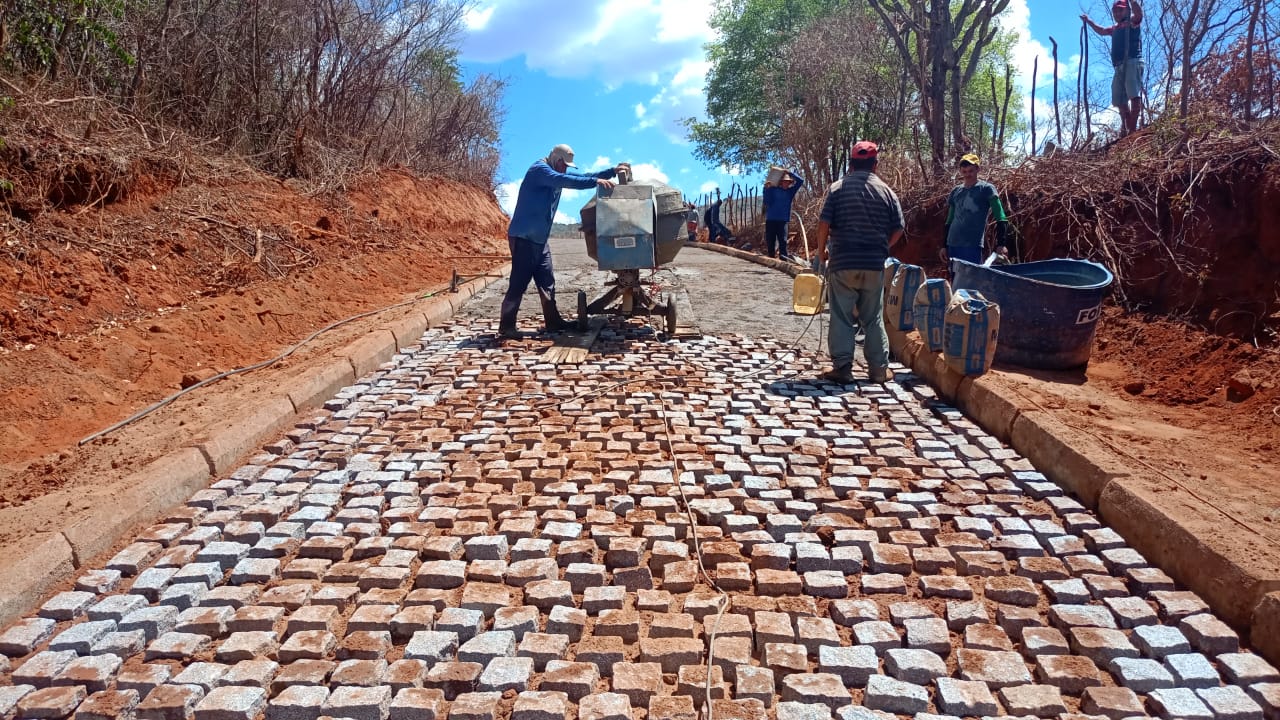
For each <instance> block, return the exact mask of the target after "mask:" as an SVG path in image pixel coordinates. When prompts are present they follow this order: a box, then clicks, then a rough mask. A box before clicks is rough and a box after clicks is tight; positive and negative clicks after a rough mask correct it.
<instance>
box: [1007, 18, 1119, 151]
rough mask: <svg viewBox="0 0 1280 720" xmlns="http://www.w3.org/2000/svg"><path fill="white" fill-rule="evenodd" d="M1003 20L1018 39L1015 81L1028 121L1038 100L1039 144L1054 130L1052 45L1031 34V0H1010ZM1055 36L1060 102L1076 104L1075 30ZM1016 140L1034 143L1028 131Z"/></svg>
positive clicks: (1077, 56)
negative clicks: (1033, 72) (1032, 72)
mask: <svg viewBox="0 0 1280 720" xmlns="http://www.w3.org/2000/svg"><path fill="white" fill-rule="evenodd" d="M1000 23H1001V25H1002V26H1003V27H1004V29H1006V30H1009V31H1011V32H1013V33H1014V35H1015V36H1016V40H1015V42H1014V45H1013V64H1014V68H1015V72H1017V75H1016V76H1015V77H1014V84H1015V85H1016V86H1017V88H1018V90H1019V91H1020V92H1021V93H1022V98H1023V99H1022V114H1023V117H1024V118H1026V119H1027V120H1028V122H1029V121H1030V119H1031V106H1032V103H1033V102H1034V103H1035V109H1036V136H1037V137H1036V144H1037V145H1043V143H1044V140H1045V138H1047V137H1049V136H1050V134H1052V133H1054V124H1053V50H1052V48H1051V47H1050V46H1049V45H1046V44H1045V43H1043V42H1041V41H1040V40H1038V39H1037V38H1035V37H1033V36H1032V34H1031V8H1030V5H1029V0H1012V1H1011V2H1010V3H1009V7H1008V8H1007V9H1006V10H1005V11H1004V13H1003V14H1002V15H1001V16H1000ZM1077 29H1078V28H1077ZM1055 39H1057V40H1058V97H1059V101H1060V102H1062V103H1067V102H1070V103H1074V98H1075V92H1076V90H1075V87H1076V77H1077V76H1078V75H1079V71H1080V52H1079V50H1078V42H1079V41H1078V37H1077V35H1075V34H1074V33H1072V34H1071V35H1070V37H1057V38H1055ZM1092 40H1093V37H1092V35H1090V41H1092ZM1069 49H1070V50H1071V51H1072V52H1071V54H1070V55H1069V56H1066V57H1064V53H1066V52H1067V51H1068V50H1069ZM1037 58H1039V64H1038V66H1037V64H1036V59H1037ZM1033 67H1036V77H1035V88H1036V95H1035V98H1032V97H1031V88H1032V82H1031V80H1032V78H1031V69H1032V68H1033ZM1090 69H1091V70H1094V71H1095V72H1097V71H1100V69H1098V68H1090ZM1095 77H1096V76H1095ZM1091 79H1092V78H1091ZM1095 95H1096V93H1095ZM1061 107H1062V110H1063V111H1064V114H1065V113H1066V112H1067V108H1066V106H1065V105H1062V106H1061ZM1101 109H1102V108H1098V107H1096V106H1094V107H1093V110H1094V111H1095V112H1097V111H1099V110H1101ZM1073 110H1074V108H1073ZM1095 122H1096V121H1095ZM1067 132H1068V127H1067V121H1066V119H1065V117H1064V119H1063V134H1064V136H1065V135H1066V134H1067ZM1064 139H1065V137H1064ZM1014 142H1018V143H1020V144H1021V145H1022V147H1023V149H1024V150H1026V149H1028V148H1029V146H1030V144H1031V134H1030V133H1029V132H1028V133H1027V134H1026V136H1025V137H1022V138H1015V139H1014Z"/></svg>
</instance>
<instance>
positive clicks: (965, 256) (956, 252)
mask: <svg viewBox="0 0 1280 720" xmlns="http://www.w3.org/2000/svg"><path fill="white" fill-rule="evenodd" d="M947 257H949V258H951V259H952V260H964V261H965V262H971V263H973V264H974V265H981V264H982V247H981V246H980V245H948V246H947Z"/></svg>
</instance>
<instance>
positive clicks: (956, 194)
mask: <svg viewBox="0 0 1280 720" xmlns="http://www.w3.org/2000/svg"><path fill="white" fill-rule="evenodd" d="M981 165H982V161H981V160H979V159H978V156H977V155H974V154H973V153H969V154H968V155H965V156H964V157H962V158H960V179H961V181H962V182H961V183H960V184H959V185H957V186H955V189H953V190H952V191H951V195H949V196H948V197H947V223H946V225H945V226H944V228H943V229H944V231H945V235H946V237H945V240H944V241H945V243H946V246H947V261H948V262H950V261H951V260H965V261H967V262H971V263H973V264H975V265H981V264H982V255H983V253H984V252H985V251H986V236H987V215H988V214H990V215H991V216H993V217H995V219H996V252H998V253H999V252H1001V251H1002V250H1004V248H1005V240H1006V238H1007V237H1008V235H1009V218H1008V216H1006V215H1005V213H1004V205H1003V204H1002V203H1001V202H1000V193H999V192H997V191H996V186H995V185H992V184H991V183H989V182H987V181H985V180H979V179H978V169H979V168H980V167H981Z"/></svg>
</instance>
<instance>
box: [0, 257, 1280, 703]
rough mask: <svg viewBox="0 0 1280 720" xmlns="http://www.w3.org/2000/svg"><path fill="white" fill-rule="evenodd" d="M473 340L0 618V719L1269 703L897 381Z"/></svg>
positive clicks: (1164, 595) (639, 336)
mask: <svg viewBox="0 0 1280 720" xmlns="http://www.w3.org/2000/svg"><path fill="white" fill-rule="evenodd" d="M678 274H679V271H677V275H678ZM468 312H469V311H468ZM494 327H495V326H494V323H493V321H492V319H491V318H488V317H485V318H483V319H481V318H479V317H476V318H473V319H468V320H463V321H460V322H457V323H454V324H449V325H445V326H441V327H435V328H432V329H430V330H428V331H427V332H426V333H425V334H424V335H423V336H422V337H420V338H416V339H407V340H406V339H405V338H401V343H402V344H403V345H404V347H402V348H400V349H399V351H398V352H396V353H395V355H394V356H393V357H392V358H391V359H390V360H389V361H388V362H386V363H383V364H381V365H379V366H378V367H377V368H375V369H373V370H372V371H371V372H370V373H369V374H368V375H366V376H365V377H362V378H359V379H358V380H356V381H355V382H354V383H352V384H351V385H350V386H348V387H344V388H341V389H340V390H338V391H337V393H336V394H335V395H334V396H333V397H332V398H329V399H327V400H326V401H325V402H323V403H322V407H321V408H319V409H317V410H316V411H314V412H312V413H308V416H307V418H306V419H305V420H301V421H299V424H298V425H297V426H296V427H293V428H291V429H289V430H287V431H286V433H285V434H284V436H283V437H280V438H275V439H272V440H270V441H268V442H266V443H264V444H263V445H262V446H261V447H259V448H258V450H257V451H256V454H255V455H254V456H253V457H252V458H250V459H249V461H248V463H247V464H246V465H244V466H242V467H239V468H235V469H232V470H230V471H228V472H226V473H225V474H221V475H220V476H219V477H216V478H214V479H213V481H212V483H211V484H210V486H209V487H208V488H205V489H202V490H200V491H198V492H196V493H195V494H194V495H193V496H192V497H191V498H190V499H189V500H188V502H187V503H186V504H185V505H184V506H182V507H180V508H178V509H175V510H173V511H171V512H169V513H166V514H165V515H166V516H165V517H164V518H161V520H160V521H159V522H157V523H156V524H155V525H152V526H150V527H148V528H144V529H143V530H142V531H141V532H140V533H139V534H137V535H135V536H134V537H133V538H132V539H131V541H130V544H128V545H126V546H125V547H124V549H123V550H120V551H119V552H117V553H116V554H115V555H114V556H112V557H111V558H110V559H108V560H106V561H105V562H99V563H96V565H97V566H96V567H94V566H93V565H95V563H92V562H90V563H88V564H87V565H86V567H84V568H82V569H81V572H80V574H79V576H78V577H77V578H76V579H75V580H74V582H73V583H72V582H69V583H68V584H67V585H66V586H64V587H63V588H60V592H57V593H54V594H53V595H52V596H50V597H49V598H47V599H45V600H44V601H43V602H41V603H40V605H39V606H38V607H34V608H31V609H30V611H29V612H28V613H27V614H26V617H24V618H23V619H21V620H19V621H18V622H16V623H14V624H12V625H10V626H9V627H8V628H0V720H17V719H15V718H14V717H13V716H14V715H17V714H21V715H22V716H23V717H33V718H35V717H41V718H43V717H49V718H54V719H55V720H61V718H64V717H74V718H77V719H78V720H259V719H260V718H261V719H262V720H320V718H322V717H329V718H334V720H500V719H503V718H505V719H506V720H566V718H574V717H576V718H577V719H578V720H631V718H633V717H637V716H641V715H643V716H646V719H647V720H697V718H698V717H699V716H700V713H701V712H702V703H703V702H704V700H705V698H702V697H701V695H702V693H703V692H704V688H705V687H706V684H707V673H708V667H709V668H710V670H709V672H710V673H711V688H712V695H713V698H712V700H713V708H714V710H715V717H717V718H723V720H768V718H774V720H834V719H835V718H839V720H887V718H889V717H894V716H913V717H914V718H915V719H916V720H953V719H954V718H960V717H984V718H986V717H990V718H1006V717H1008V718H1015V717H1016V718H1020V717H1044V718H1060V719H1062V720H1077V718H1080V719H1084V718H1090V719H1092V718H1097V717H1106V718H1117V719H1120V720H1128V718H1133V717H1142V716H1146V715H1154V716H1160V717H1166V718H1175V717H1176V718H1193V719H1194V718H1206V720H1207V719H1208V718H1213V720H1237V719H1238V720H1252V719H1253V718H1260V719H1261V720H1276V718H1277V715H1278V714H1280V673H1277V671H1276V669H1275V668H1274V667H1273V666H1272V665H1271V664H1269V663H1267V662H1265V661H1263V660H1262V659H1261V658H1259V657H1258V656H1257V655H1255V654H1253V653H1251V652H1249V651H1248V650H1247V649H1243V648H1244V645H1243V643H1242V641H1241V638H1240V637H1239V636H1238V635H1237V634H1236V633H1235V632H1234V631H1233V630H1232V629H1231V628H1229V627H1227V626H1226V625H1225V624H1224V623H1222V622H1221V621H1220V619H1218V618H1216V617H1214V616H1213V614H1212V613H1211V612H1210V611H1209V608H1208V606H1207V605H1206V604H1205V603H1204V602H1203V600H1202V599H1200V598H1199V597H1197V596H1196V595H1195V594H1194V593H1190V592H1188V591H1185V590H1180V589H1178V587H1177V586H1176V584H1175V583H1174V582H1173V581H1172V580H1171V579H1170V578H1169V576H1168V575H1167V574H1165V573H1164V572H1162V571H1160V570H1159V569H1157V568H1154V567H1151V566H1150V562H1149V560H1148V559H1147V558H1144V557H1143V556H1142V555H1140V554H1139V553H1137V552H1136V551H1135V550H1134V549H1133V548H1131V547H1129V546H1128V545H1127V544H1126V543H1125V541H1124V539H1123V538H1122V537H1121V536H1120V535H1119V534H1118V533H1116V532H1115V531H1114V530H1113V529H1111V528H1109V527H1108V526H1107V525H1106V523H1104V522H1102V521H1101V520H1100V519H1099V518H1098V517H1096V516H1095V515H1093V514H1091V513H1090V512H1089V511H1088V510H1086V509H1085V508H1084V506H1083V505H1082V504H1081V503H1080V502H1079V501H1078V500H1075V499H1073V498H1071V497H1070V496H1069V494H1068V493H1066V492H1064V491H1063V490H1062V489H1061V488H1059V487H1057V486H1055V485H1053V484H1052V483H1050V482H1048V481H1047V480H1046V478H1045V476H1044V475H1043V474H1041V473H1039V472H1036V471H1035V470H1034V469H1033V468H1032V467H1031V466H1030V465H1029V464H1028V463H1027V462H1026V461H1025V460H1024V459H1022V458H1020V457H1018V455H1017V453H1016V452H1014V451H1013V450H1011V449H1009V448H1007V447H1006V446H1004V445H1003V444H1002V443H1001V442H999V441H998V440H996V439H994V438H992V437H990V436H988V435H987V434H985V433H984V432H982V431H981V430H980V429H979V428H978V427H977V426H976V425H975V424H973V423H972V422H971V421H970V420H968V419H966V418H965V417H964V415H963V414H961V413H960V412H959V411H958V410H956V408H954V407H953V406H950V405H947V404H945V402H944V401H943V399H942V398H941V397H940V396H939V395H938V393H936V392H934V391H933V390H931V389H930V388H928V387H927V386H925V385H923V384H921V383H920V382H919V380H918V379H917V378H914V377H913V376H912V374H911V373H910V372H909V371H908V370H906V369H905V368H900V367H898V366H894V371H895V372H894V377H893V379H892V380H891V381H890V382H888V383H886V384H883V385H877V386H864V387H861V388H859V389H858V391H857V392H847V391H846V392H836V391H833V389H832V387H830V386H828V385H827V384H823V383H815V382H812V381H809V380H805V379H803V378H800V377H796V376H794V375H793V374H791V371H789V370H785V368H783V369H779V368H777V367H776V365H777V358H779V357H782V356H783V354H784V353H786V352H788V346H787V344H786V343H784V342H782V341H778V340H772V339H768V338H745V337H735V338H732V339H728V338H719V337H714V336H704V337H702V338H681V339H678V340H666V339H663V338H660V337H657V336H654V335H653V334H652V333H651V332H649V331H648V330H647V328H646V326H644V325H643V324H642V323H640V322H638V321H637V322H632V323H626V322H623V321H619V320H613V321H611V322H609V323H607V324H606V325H605V326H604V327H603V328H602V329H601V330H600V333H599V335H598V337H597V338H596V344H595V345H594V346H593V348H592V349H591V351H590V352H589V353H588V354H587V356H586V358H585V359H583V361H582V362H581V363H579V364H557V363H553V362H549V361H545V360H543V359H542V353H543V352H544V351H545V348H546V343H545V342H544V341H545V338H535V336H533V335H529V336H528V337H526V338H524V339H521V340H519V341H516V342H513V343H505V344H501V345H499V344H496V343H495V342H494V341H493V339H492V336H493V332H494ZM805 360H806V361H809V360H812V361H813V362H817V360H816V358H809V357H808V356H806V358H805ZM642 376H643V377H650V376H652V377H658V378H663V379H664V380H663V381H661V382H650V383H646V384H643V385H642V384H638V383H633V384H629V385H628V384H626V381H627V380H629V379H631V378H636V377H642ZM677 379H678V382H676V380H677ZM668 381H670V382H668ZM619 382H622V383H624V384H623V385H618V383H619ZM668 433H670V436H668ZM673 458H674V461H673ZM677 481H678V482H679V485H678V486H677V485H676V482H677ZM686 502H687V503H688V505H687V506H686V504H685V503H686ZM690 513H692V515H690ZM694 538H696V539H697V540H698V550H697V551H695V550H694V549H693V545H692V543H691V541H692V540H693V539H694ZM700 560H701V564H700V562H699V561H700ZM704 567H705V569H706V571H707V572H709V573H710V575H711V579H713V580H714V582H715V584H716V585H717V586H718V588H713V587H709V586H708V582H707V580H708V578H707V577H706V576H704V574H703V568H704ZM717 589H719V590H724V591H726V592H728V593H730V594H731V595H732V598H731V601H730V602H729V603H728V604H727V605H726V604H724V602H723V597H722V596H721V594H720V593H719V592H717ZM37 693H39V694H37ZM68 693H70V694H68ZM88 693H93V694H92V695H88ZM33 695H34V697H33ZM86 698H87V699H86ZM73 700H74V701H75V702H74V703H73V702H72V701H73ZM24 703H25V705H24Z"/></svg>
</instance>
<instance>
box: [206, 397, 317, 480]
mask: <svg viewBox="0 0 1280 720" xmlns="http://www.w3.org/2000/svg"><path fill="white" fill-rule="evenodd" d="M245 408H246V409H245V411H244V412H242V413H240V414H239V415H237V416H235V417H232V418H229V419H227V420H225V421H223V422H221V423H219V424H218V425H216V426H214V427H213V428H210V429H209V431H208V439H207V440H204V441H203V442H198V443H196V445H195V447H196V449H198V450H199V451H200V453H201V454H202V455H203V456H204V458H205V460H206V461H207V462H208V463H209V472H210V473H211V474H214V475H216V474H218V473H222V472H227V471H228V470H230V469H233V468H234V467H235V464H236V462H237V461H238V460H239V459H240V458H242V457H244V456H245V455H247V454H249V453H250V452H252V451H253V449H254V448H256V447H257V446H258V445H261V444H262V440H263V438H265V437H274V436H275V435H279V434H280V433H281V432H283V431H284V430H286V429H287V428H288V427H289V425H290V421H291V420H292V419H293V415H294V413H295V412H296V410H295V409H294V406H293V401H291V400H290V399H289V396H288V395H273V396H267V397H260V398H246V402H245Z"/></svg>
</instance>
